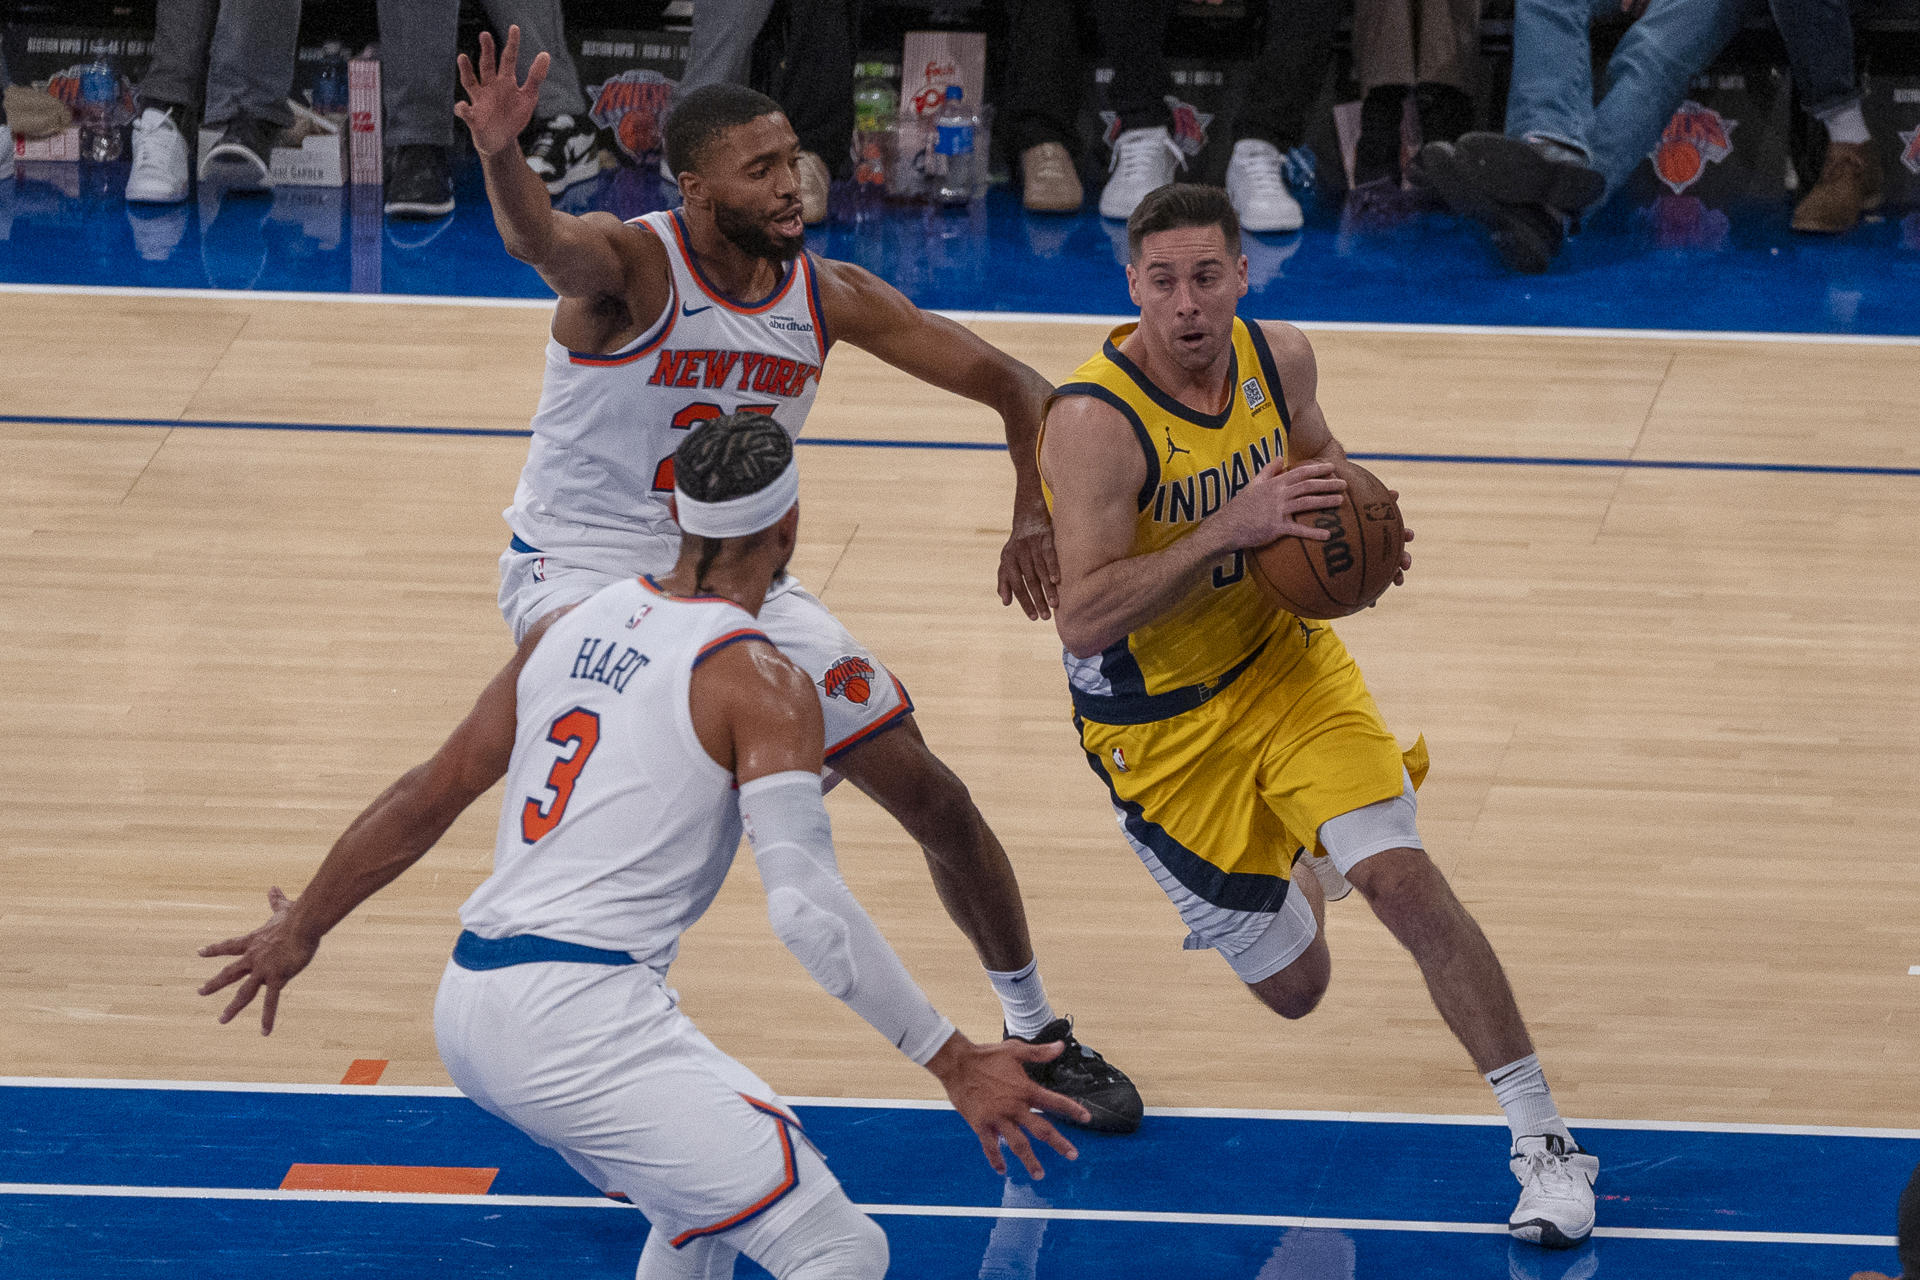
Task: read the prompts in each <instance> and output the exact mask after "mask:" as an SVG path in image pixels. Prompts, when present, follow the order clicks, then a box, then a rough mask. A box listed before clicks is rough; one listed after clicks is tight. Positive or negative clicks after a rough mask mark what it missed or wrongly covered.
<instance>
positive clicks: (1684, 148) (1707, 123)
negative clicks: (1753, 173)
mask: <svg viewBox="0 0 1920 1280" xmlns="http://www.w3.org/2000/svg"><path fill="white" fill-rule="evenodd" d="M1738 123H1739V121H1737V120H1729V119H1727V118H1726V117H1725V116H1723V115H1721V114H1720V113H1719V112H1718V111H1715V110H1714V109H1713V108H1712V107H1703V106H1701V105H1700V104H1699V103H1697V102H1695V101H1694V100H1693V99H1691V98H1689V99H1687V100H1686V101H1685V102H1683V103H1681V104H1680V109H1679V110H1678V111H1676V112H1674V113H1673V119H1671V120H1669V121H1667V127H1666V129H1665V131H1664V132H1662V133H1661V135H1660V145H1659V146H1657V147H1655V148H1654V149H1653V150H1652V151H1651V152H1649V153H1648V154H1649V157H1650V158H1651V159H1652V160H1653V171H1654V173H1655V174H1656V175H1658V176H1659V179H1660V181H1662V182H1664V183H1666V184H1667V189H1668V190H1669V191H1671V192H1673V194H1675V195H1679V194H1680V193H1681V192H1682V191H1685V190H1686V189H1687V188H1688V187H1690V186H1692V185H1693V184H1694V183H1696V182H1698V181H1700V175H1702V174H1704V173H1705V172H1706V171H1707V166H1708V165H1710V164H1717V163H1719V162H1720V161H1722V160H1725V159H1726V158H1727V157H1728V156H1730V155H1732V154H1733V129H1734V126H1735V125H1737V124H1738Z"/></svg>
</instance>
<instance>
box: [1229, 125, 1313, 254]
mask: <svg viewBox="0 0 1920 1280" xmlns="http://www.w3.org/2000/svg"><path fill="white" fill-rule="evenodd" d="M1227 199H1229V200H1231V201H1233V211H1234V212H1235V213H1237V214H1239V215H1240V228H1241V230H1243V231H1298V230H1299V229H1300V224H1301V223H1302V222H1304V221H1306V219H1305V217H1304V216H1303V215H1302V214H1301V212H1300V202H1299V201H1298V200H1295V199H1294V198H1293V193H1292V192H1291V191H1289V190H1287V180H1286V178H1285V176H1284V175H1282V174H1281V172H1280V148H1278V147H1276V146H1274V145H1273V144H1272V143H1271V142H1261V141H1259V140H1258V139H1255V138H1242V139H1240V141H1238V142H1236V143H1234V144H1233V159H1231V160H1229V161H1228V162H1227Z"/></svg>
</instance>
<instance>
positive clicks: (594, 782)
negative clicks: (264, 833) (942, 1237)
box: [460, 579, 764, 972]
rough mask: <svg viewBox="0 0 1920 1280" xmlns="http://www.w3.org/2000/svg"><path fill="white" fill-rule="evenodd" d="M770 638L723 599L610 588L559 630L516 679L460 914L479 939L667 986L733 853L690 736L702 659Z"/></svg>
mask: <svg viewBox="0 0 1920 1280" xmlns="http://www.w3.org/2000/svg"><path fill="white" fill-rule="evenodd" d="M745 639H764V637H763V636H762V635H761V633H760V631H759V629H758V627H757V626H756V624H755V622H754V619H753V616H752V615H751V614H749V613H748V612H747V611H746V610H744V609H742V608H740V607H739V606H738V605H735V604H734V603H733V602H732V601H729V600H722V599H720V598H719V597H717V596H703V597H697V598H692V599H685V598H676V597H673V596H669V595H667V594H665V593H664V592H662V591H660V590H658V589H657V588H655V587H654V586H653V585H652V584H651V583H649V582H647V581H645V580H644V579H629V580H626V581H622V582H617V583H615V584H613V585H612V586H610V587H607V588H606V589H605V590H603V591H601V592H599V593H598V594H596V595H595V596H593V597H592V598H591V599H589V600H587V601H586V602H585V603H583V604H582V605H580V606H579V607H578V608H577V609H575V610H574V611H573V612H571V613H569V614H567V615H566V616H565V617H563V618H561V619H560V620H559V621H558V622H556V623H555V624H554V625H553V626H552V627H551V628H550V629H549V630H548V632H547V634H546V635H545V636H544V637H543V638H542V639H541V641H540V643H539V644H538V645H537V646H536V647H535V649H534V651H533V653H532V654H531V655H530V656H529V657H528V659H527V662H526V665H525V666H524V667H522V668H521V671H520V681H519V700H518V704H517V705H518V719H519V727H518V729H517V732H516V735H515V739H514V745H513V757H512V760H511V762H510V763H509V764H508V766H507V776H506V797H505V800H504V802H503V805H502V808H501V812H500V827H499V833H498V835H497V837H496V839H495V841H494V854H493V874H492V875H491V876H489V877H488V878H487V880H486V882H485V883H483V884H482V885H481V886H480V887H479V888H478V889H476V890H475V891H474V893H473V896H472V897H470V898H468V899H467V901H466V903H465V904H464V905H463V906H462V907H461V908H460V921H461V923H462V924H463V925H464V926H465V927H466V928H468V929H470V930H472V931H473V932H474V933H477V934H479V935H480V936H481V937H483V938H504V937H508V936H511V935H514V934H527V933H531V934H538V935H541V936H543V937H547V938H555V939H558V940H560V941H563V942H575V943H580V944H582V945H585V946H589V947H600V948H603V949H606V950H609V951H625V952H628V953H630V954H631V955H632V956H633V957H634V958H635V959H636V960H639V961H641V962H642V963H644V964H648V965H650V966H651V967H652V968H653V969H655V970H656V971H658V972H664V971H665V969H666V967H667V964H668V963H669V962H670V961H671V960H672V959H673V956H674V953H675V951H676V950H677V947H678V944H679V939H680V935H681V934H682V933H683V932H685V931H686V930H687V928H688V927H690V926H691V925H692V924H693V922H694V921H696V920H698V919H699V918H700V916H701V915H702V914H703V913H704V912H705V911H706V909H707V907H708V905H709V904H711V903H712V901H713V897H714V895H715V894H716V893H718V892H719V891H720V884H721V882H722V881H723V880H725V879H726V876H727V868H728V867H729V866H731V865H732V863H733V855H734V852H735V850H736V849H737V848H738V847H739V844H740V811H739V804H738V797H737V796H736V794H735V792H734V782H733V775H732V774H731V773H729V772H728V771H727V770H726V769H723V768H721V767H720V766H719V765H718V764H716V763H715V762H714V760H713V757H711V756H709V755H708V754H707V753H706V751H705V749H704V748H702V747H701V745H700V741H699V739H698V738H697V737H696V736H695V735H694V730H693V715H692V712H691V710H690V708H689V705H688V689H689V686H690V684H691V682H692V679H693V672H694V669H695V668H696V667H697V666H698V665H699V664H700V663H701V662H702V661H704V660H705V659H706V658H707V657H708V656H709V655H711V654H713V653H715V652H717V651H718V650H720V649H722V648H725V647H726V646H727V645H730V644H734V643H737V642H739V641H741V640H745Z"/></svg>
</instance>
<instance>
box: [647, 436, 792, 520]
mask: <svg viewBox="0 0 1920 1280" xmlns="http://www.w3.org/2000/svg"><path fill="white" fill-rule="evenodd" d="M799 500H800V459H799V458H798V457H797V456H796V457H792V458H789V459H787V469H786V470H785V471H782V472H781V473H780V475H779V476H778V478H776V479H775V480H774V482H773V483H772V484H770V485H768V486H767V487H766V488H764V489H762V490H760V492H758V493H749V494H744V495H742V496H741V497H738V498H728V499H726V500H725V501H722V502H701V501H700V500H699V499H698V498H689V497H688V496H687V491H686V490H685V489H682V488H681V487H680V486H679V485H677V484H676V485H675V486H674V487H673V502H674V507H675V509H676V510H678V511H679V513H680V528H681V529H682V530H684V531H685V532H687V533H691V534H694V535H695V536H697V537H702V538H744V537H746V536H747V535H748V534H750V533H759V532H760V531H761V530H762V529H768V528H771V527H772V526H773V525H775V524H777V523H778V522H779V520H780V517H781V516H784V515H786V514H787V512H789V511H791V510H792V509H793V504H794V503H796V502H798V501H799Z"/></svg>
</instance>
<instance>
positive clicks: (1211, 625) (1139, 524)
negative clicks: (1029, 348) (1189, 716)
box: [1043, 318, 1304, 724]
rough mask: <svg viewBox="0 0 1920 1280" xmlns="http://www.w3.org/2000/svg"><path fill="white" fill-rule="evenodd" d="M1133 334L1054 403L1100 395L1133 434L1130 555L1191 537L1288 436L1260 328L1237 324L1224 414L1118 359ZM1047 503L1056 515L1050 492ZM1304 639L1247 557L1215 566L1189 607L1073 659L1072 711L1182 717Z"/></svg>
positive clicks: (1117, 335)
mask: <svg viewBox="0 0 1920 1280" xmlns="http://www.w3.org/2000/svg"><path fill="white" fill-rule="evenodd" d="M1137 327H1138V326H1136V325H1131V324H1128V325H1122V326H1121V327H1120V328H1118V329H1115V330H1114V331H1113V332H1112V333H1111V334H1110V335H1108V337H1107V341H1106V343H1105V345H1104V346H1102V348H1101V351H1100V354H1099V355H1097V356H1095V357H1094V358H1093V359H1091V360H1089V361H1087V362H1086V363H1085V364H1083V365H1081V366H1080V367H1079V368H1078V369H1076V370H1075V371H1074V374H1073V377H1072V378H1071V379H1069V380H1068V381H1067V382H1066V384H1065V385H1063V386H1061V387H1060V388H1059V390H1057V391H1056V392H1055V393H1054V396H1055V398H1056V399H1058V398H1061V397H1064V396H1092V397H1093V398H1094V399H1096V400H1100V401H1103V402H1105V403H1106V404H1109V405H1112V406H1113V407H1114V408H1116V409H1118V410H1119V411H1120V412H1121V414H1122V415H1123V416H1125V418H1126V419H1127V421H1128V422H1130V423H1131V424H1132V425H1133V434H1134V437H1135V440H1136V443H1137V445H1138V447H1139V449H1140V450H1141V452H1142V453H1144V454H1145V455H1146V460H1147V481H1146V483H1145V484H1144V485H1142V486H1141V488H1140V493H1139V497H1138V507H1139V515H1138V516H1137V518H1136V523H1135V525H1134V535H1133V547H1132V550H1131V551H1129V552H1128V554H1129V555H1134V556H1138V555H1145V554H1147V553H1149V552H1153V551H1159V550H1161V549H1162V548H1164V547H1168V546H1171V545H1172V544H1173V543H1175V542H1177V541H1179V540H1180V539H1181V538H1184V537H1186V536H1187V535H1188V534H1189V533H1191V532H1193V529H1194V527H1195V526H1196V525H1197V524H1198V523H1199V522H1200V521H1201V520H1204V519H1205V518H1206V517H1208V516H1210V515H1212V514H1213V513H1214V512H1215V511H1218V510H1219V509H1220V508H1221V506H1223V505H1224V504H1225V503H1226V502H1227V500H1228V499H1229V498H1231V497H1233V495H1234V494H1236V493H1238V492H1239V491H1240V490H1241V489H1242V488H1244V487H1245V486H1246V484H1247V482H1248V481H1250V480H1251V479H1253V477H1254V476H1255V475H1256V474H1257V473H1258V472H1259V470H1260V469H1261V468H1262V467H1264V466H1266V465H1267V464H1268V463H1269V462H1271V461H1272V460H1273V459H1274V458H1276V457H1277V458H1285V457H1286V453H1287V433H1288V431H1289V429H1290V427H1291V424H1290V423H1289V421H1288V419H1287V401H1286V395H1285V393H1284V391H1283V389H1282V388H1281V386H1280V378H1279V374H1278V372H1277V371H1276V370H1275V368H1274V363H1273V353H1272V351H1271V350H1270V349H1269V348H1268V346H1267V340H1266V337H1265V335H1264V334H1262V333H1261V332H1260V328H1259V326H1258V325H1251V324H1248V323H1247V322H1246V321H1245V320H1241V319H1237V318H1236V319H1235V320H1234V322H1233V359H1232V363H1231V365H1230V367H1229V371H1228V373H1229V378H1230V385H1231V386H1232V388H1233V390H1232V394H1231V398H1230V399H1229V401H1228V404H1227V407H1226V409H1225V410H1224V411H1222V412H1220V413H1217V414H1208V413H1201V412H1199V411H1198V410H1195V409H1191V408H1189V407H1187V406H1186V405H1184V404H1182V403H1180V401H1178V400H1176V399H1175V398H1174V397H1173V396H1171V395H1169V394H1167V393H1166V392H1165V391H1163V390H1161V389H1160V388H1159V387H1157V386H1155V385H1154V384H1153V383H1152V382H1151V381H1149V380H1148V378H1147V375H1146V374H1145V373H1144V372H1142V370H1141V369H1140V367H1139V366H1138V365H1136V364H1134V362H1133V361H1132V360H1130V359H1128V358H1127V357H1126V355H1124V354H1123V353H1122V352H1121V350H1120V343H1121V342H1122V341H1123V340H1125V338H1126V337H1127V335H1128V334H1130V333H1132V332H1133V331H1134V329H1135V328H1137ZM1043 429H1044V427H1043ZM1046 497H1047V504H1048V507H1049V509H1051V507H1052V504H1053V492H1052V490H1051V489H1050V488H1049V489H1047V491H1046ZM1302 634H1304V633H1303V631H1302V628H1301V627H1299V625H1298V624H1297V623H1296V622H1295V620H1294V618H1293V616H1292V615H1291V614H1289V613H1286V612H1284V611H1282V610H1279V609H1277V608H1276V607H1275V606H1274V604H1273V603H1272V601H1271V599H1270V598H1269V597H1267V596H1266V595H1264V594H1263V593H1262V592H1261V591H1260V589H1259V588H1258V587H1257V586H1256V585H1255V584H1254V582H1253V580H1252V578H1251V577H1250V576H1249V575H1248V573H1247V569H1246V563H1245V559H1244V556H1243V553H1241V552H1238V551H1236V552H1234V553H1232V554H1231V555H1228V556H1225V557H1223V558H1222V559H1221V560H1220V561H1219V562H1218V563H1217V564H1215V565H1213V566H1212V567H1211V568H1210V569H1208V570H1207V571H1206V572H1205V574H1204V575H1203V576H1202V578H1201V580H1200V582H1199V583H1198V584H1197V585H1196V586H1195V587H1194V589H1193V591H1192V592H1191V593H1189V594H1188V596H1187V598H1186V599H1185V600H1183V601H1181V602H1180V603H1179V604H1178V605H1176V606H1174V607H1173V608H1172V609H1169V610H1168V611H1167V612H1165V613H1163V614H1161V615H1160V616H1159V617H1157V618H1155V619H1154V620H1153V621H1151V622H1149V623H1147V624H1146V625H1145V626H1142V627H1141V628H1139V629H1138V630H1137V631H1134V632H1133V633H1132V634H1130V635H1128V636H1127V637H1126V638H1125V639H1124V640H1121V641H1119V642H1118V643H1116V644H1114V645H1113V646H1112V647H1110V648H1108V649H1107V650H1106V651H1105V652H1104V653H1101V654H1098V655H1096V656H1094V657H1091V658H1076V657H1074V656H1073V655H1072V654H1068V655H1067V658H1066V662H1067V675H1068V678H1069V682H1070V683H1071V684H1072V686H1073V702H1074V709H1075V710H1076V711H1077V712H1079V714H1080V715H1081V717H1082V718H1084V719H1086V720H1092V721H1097V722H1099V723H1102V724H1146V723H1148V722H1151V721H1155V720H1164V719H1167V718H1168V717H1170V716H1176V715H1180V714H1182V713H1183V712H1186V711H1190V710H1192V709H1193V708H1195V707H1197V706H1199V705H1200V704H1201V703H1204V702H1205V701H1207V699H1208V698H1210V697H1212V696H1213V695H1214V694H1215V693H1218V692H1219V691H1220V690H1222V689H1224V688H1225V687H1226V686H1227V685H1228V684H1230V683H1232V681H1233V680H1234V679H1235V678H1236V677H1238V676H1239V675H1240V674H1241V673H1242V672H1243V671H1245V670H1246V667H1247V665H1248V664H1249V663H1250V662H1252V661H1253V659H1254V657H1255V656H1257V655H1258V654H1259V653H1260V652H1261V650H1262V649H1263V648H1264V647H1265V646H1267V645H1269V644H1281V645H1287V646H1290V647H1294V648H1299V647H1301V646H1302V640H1301V635H1302ZM1271 656H1272V657H1274V658H1280V657H1282V655H1279V654H1275V655H1271ZM1291 656H1295V657H1297V656H1298V655H1291ZM1282 665H1283V666H1284V665H1287V664H1286V663H1285V662H1284V661H1283V662H1282Z"/></svg>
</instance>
